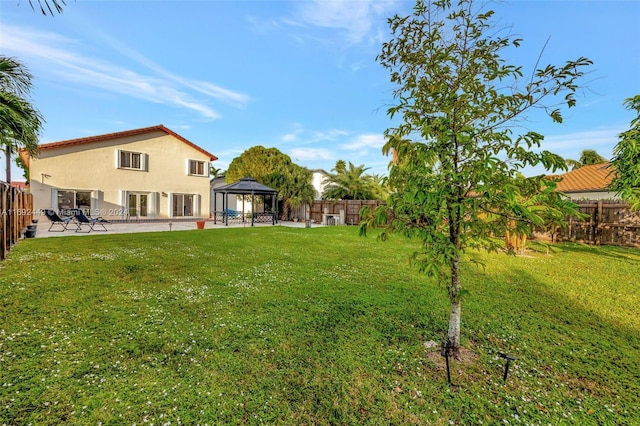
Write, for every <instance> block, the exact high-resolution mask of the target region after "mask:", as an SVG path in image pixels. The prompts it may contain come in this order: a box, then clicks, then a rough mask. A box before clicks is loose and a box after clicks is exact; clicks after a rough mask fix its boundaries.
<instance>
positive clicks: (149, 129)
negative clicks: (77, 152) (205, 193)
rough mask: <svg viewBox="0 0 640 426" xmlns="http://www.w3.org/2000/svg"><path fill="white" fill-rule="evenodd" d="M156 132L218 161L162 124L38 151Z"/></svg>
mask: <svg viewBox="0 0 640 426" xmlns="http://www.w3.org/2000/svg"><path fill="white" fill-rule="evenodd" d="M157 131H160V132H164V133H166V134H168V135H171V136H173V137H175V138H176V139H178V140H179V141H181V142H184V143H185V144H187V145H189V146H190V147H192V148H193V149H195V150H196V151H200V152H201V153H203V154H204V155H206V156H208V157H209V161H215V160H217V159H218V157H216V156H215V155H213V154H211V153H210V152H208V151H206V150H204V149H202V148H200V147H199V146H198V145H196V144H194V143H193V142H191V141H189V140H187V139H185V138H184V137H182V136H180V135H179V134H177V133H176V132H174V131H173V130H171V129H168V128H166V127H165V126H164V125H162V124H159V125H157V126H151V127H143V128H140V129H133V130H125V131H123V132H116V133H106V134H104V135H97V136H88V137H84V138H77V139H68V140H64V141H60V142H52V143H45V144H42V145H40V151H44V150H47V149H53V148H60V147H64V146H73V145H83V144H89V143H93V142H100V141H106V140H110V139H117V138H123V137H127V136H135V135H140V134H144V133H150V132H157Z"/></svg>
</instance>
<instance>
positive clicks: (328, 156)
mask: <svg viewBox="0 0 640 426" xmlns="http://www.w3.org/2000/svg"><path fill="white" fill-rule="evenodd" d="M289 156H290V157H291V158H293V159H294V161H302V160H332V159H334V158H335V155H333V154H332V153H331V151H329V150H328V149H323V148H302V147H298V148H293V149H292V150H291V151H290V154H289Z"/></svg>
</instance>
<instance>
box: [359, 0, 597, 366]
mask: <svg viewBox="0 0 640 426" xmlns="http://www.w3.org/2000/svg"><path fill="white" fill-rule="evenodd" d="M486 5H487V3H486V2H478V3H477V2H474V1H473V0H460V1H456V2H452V1H450V0H437V1H426V0H418V1H417V3H416V5H415V6H414V9H413V13H412V14H411V15H409V16H397V15H396V16H394V17H393V18H391V19H390V20H389V24H390V28H391V32H392V38H391V40H390V41H388V42H386V43H384V44H383V46H382V52H381V53H380V54H379V55H378V57H377V59H378V61H379V62H380V64H381V65H382V66H383V67H384V68H386V69H387V70H389V72H390V74H391V82H392V83H394V84H395V85H396V88H395V89H394V91H393V95H394V98H395V104H394V105H393V106H392V107H391V108H389V110H388V114H389V115H390V116H391V117H392V118H394V119H396V118H398V117H399V118H400V120H399V121H400V123H399V124H398V125H397V126H396V127H393V128H390V129H388V130H387V132H386V135H387V138H388V141H387V144H386V145H385V147H384V150H385V151H387V152H388V151H394V153H395V155H394V156H395V158H397V161H395V163H392V164H391V165H390V173H389V184H390V185H391V189H392V191H393V193H392V195H391V196H390V197H389V198H388V200H387V201H388V202H387V205H386V206H381V207H379V208H378V209H377V210H376V212H375V214H374V215H372V216H371V219H370V220H368V221H364V222H363V224H362V227H361V231H362V232H363V233H366V230H367V227H368V226H371V225H376V224H386V225H387V227H386V228H385V230H384V232H383V234H382V237H383V238H384V237H386V236H387V235H388V233H390V232H397V233H401V234H403V235H405V236H407V237H413V238H418V239H419V240H420V241H421V248H420V250H419V251H418V252H416V253H415V254H414V256H413V261H414V262H415V263H416V264H418V265H419V267H420V269H421V270H422V271H424V272H425V273H427V274H428V275H429V276H432V277H437V278H438V279H440V280H441V281H442V282H443V283H445V284H446V287H447V289H448V296H449V301H450V316H449V327H448V332H447V334H448V340H449V343H450V345H451V346H450V347H451V349H452V353H453V355H454V356H459V348H460V324H461V296H462V294H463V292H462V289H463V286H462V280H461V277H460V266H461V262H462V261H463V259H464V257H463V255H464V253H465V251H466V250H467V249H468V248H470V247H487V248H494V247H495V241H494V240H492V239H491V236H492V235H494V234H495V233H496V232H503V231H504V228H502V229H500V228H498V227H499V226H500V225H499V224H500V222H504V221H500V220H496V218H498V217H504V216H507V217H508V218H509V219H512V220H514V221H516V223H535V222H538V223H542V222H543V220H544V219H543V217H542V215H541V214H542V211H541V210H540V209H539V207H537V206H535V205H531V204H530V203H522V201H521V200H523V197H522V196H521V189H520V186H519V185H514V184H513V182H514V179H515V178H516V176H517V174H518V171H519V170H520V169H522V168H524V167H526V166H530V165H531V166H533V165H539V164H540V165H542V166H544V168H545V169H548V170H553V171H555V170H556V169H566V165H565V163H564V160H563V159H562V158H561V157H559V156H558V155H554V154H552V153H550V152H548V151H539V150H538V148H539V147H540V142H541V141H542V140H543V136H542V135H541V134H539V133H537V132H534V131H526V130H525V131H523V132H522V133H520V132H519V130H521V129H522V121H523V119H524V118H525V117H524V114H525V113H527V112H531V111H532V110H533V109H540V110H542V111H545V112H546V113H547V114H548V115H549V116H550V118H551V120H553V121H554V122H561V121H562V114H561V110H560V107H561V105H562V104H564V105H566V106H568V107H572V106H574V104H575V97H574V94H575V92H576V90H577V88H578V80H579V78H580V77H581V76H582V75H583V69H584V68H585V66H587V65H589V64H591V61H589V60H588V59H586V58H579V59H577V60H574V61H568V62H566V63H565V64H564V65H561V66H553V65H548V66H545V67H542V68H539V69H537V70H535V71H534V72H533V73H532V74H531V75H530V76H527V77H524V73H523V69H522V68H521V67H519V66H514V65H510V64H508V63H507V62H506V61H505V60H504V59H503V58H502V57H501V53H502V52H503V51H504V50H505V49H511V48H517V47H519V45H520V42H521V40H519V39H517V38H514V37H513V36H512V35H511V34H509V33H506V30H500V28H497V27H496V26H495V24H494V22H493V21H492V17H493V15H494V13H493V11H491V10H486V9H485V7H486ZM558 96H560V99H559V100H558ZM554 102H557V103H554ZM531 179H532V180H534V181H535V182H533V184H535V185H537V186H538V187H540V188H547V187H552V186H553V182H549V181H547V180H546V179H545V178H544V176H538V177H535V178H531ZM503 226H504V225H503Z"/></svg>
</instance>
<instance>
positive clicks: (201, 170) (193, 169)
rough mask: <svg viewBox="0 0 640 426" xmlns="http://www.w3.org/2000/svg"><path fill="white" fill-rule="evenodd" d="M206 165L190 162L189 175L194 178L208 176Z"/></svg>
mask: <svg viewBox="0 0 640 426" xmlns="http://www.w3.org/2000/svg"><path fill="white" fill-rule="evenodd" d="M208 172H209V170H207V167H206V163H205V162H204V161H198V160H189V174H190V175H193V176H208Z"/></svg>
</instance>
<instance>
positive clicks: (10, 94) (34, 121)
mask: <svg viewBox="0 0 640 426" xmlns="http://www.w3.org/2000/svg"><path fill="white" fill-rule="evenodd" d="M31 78H32V76H31V74H30V73H29V71H28V70H27V69H26V68H25V67H24V65H22V64H21V63H20V62H18V61H17V60H15V59H13V58H9V57H6V56H0V146H4V149H5V154H6V157H7V158H6V160H7V164H6V167H7V182H11V156H12V155H13V154H15V153H16V152H17V151H18V149H24V150H26V151H27V153H28V154H29V155H31V156H35V155H36V154H37V153H38V135H39V134H40V129H41V127H42V123H43V121H44V119H43V118H42V115H41V114H40V112H39V111H38V110H37V109H35V108H34V107H33V106H32V105H31V103H30V102H29V101H28V100H27V99H26V96H27V95H28V94H29V92H30V90H31Z"/></svg>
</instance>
